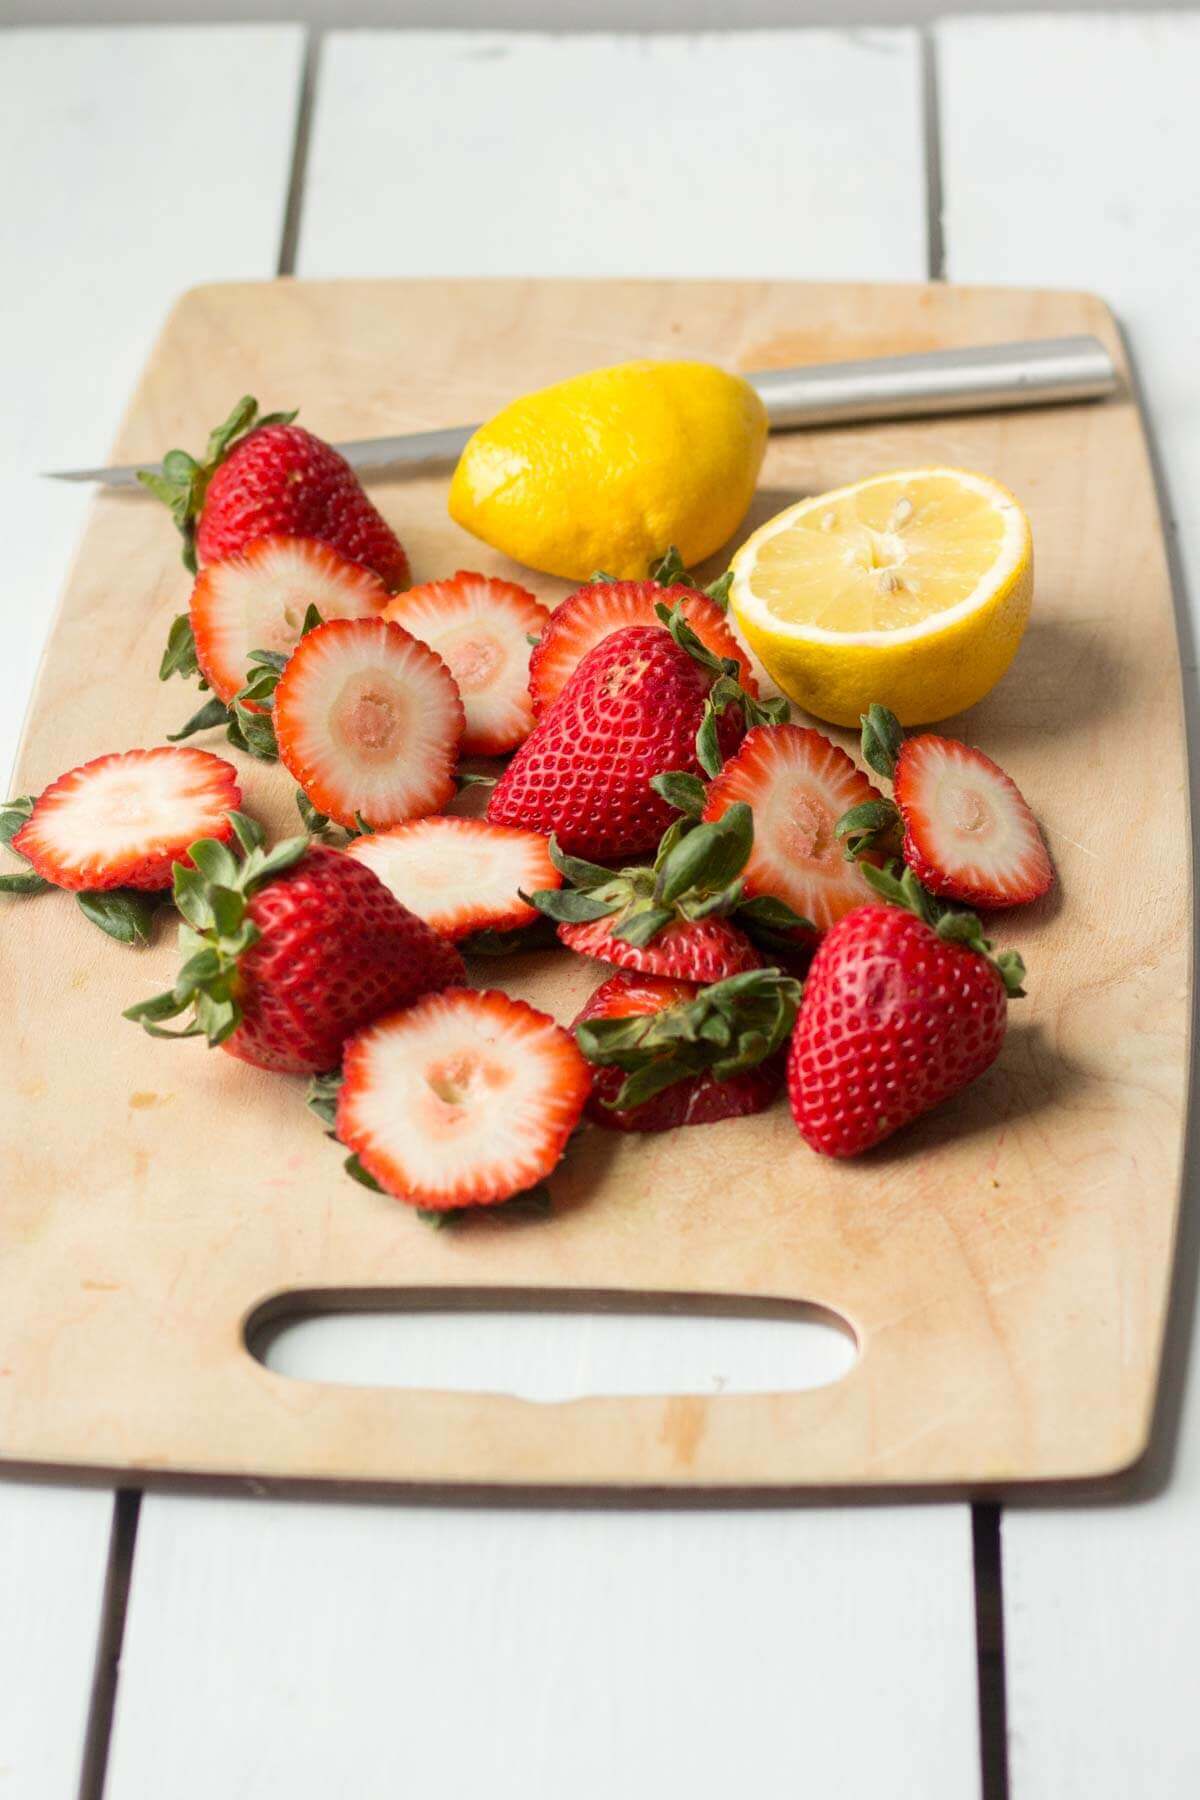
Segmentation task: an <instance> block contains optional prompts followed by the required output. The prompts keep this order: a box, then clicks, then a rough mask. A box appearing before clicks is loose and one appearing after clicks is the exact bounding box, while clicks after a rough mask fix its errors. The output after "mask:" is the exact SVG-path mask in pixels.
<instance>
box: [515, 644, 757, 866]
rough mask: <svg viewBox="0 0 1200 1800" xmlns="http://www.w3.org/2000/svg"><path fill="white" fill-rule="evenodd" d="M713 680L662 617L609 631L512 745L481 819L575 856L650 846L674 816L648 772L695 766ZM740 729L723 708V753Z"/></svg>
mask: <svg viewBox="0 0 1200 1800" xmlns="http://www.w3.org/2000/svg"><path fill="white" fill-rule="evenodd" d="M712 680H713V677H712V674H711V673H710V672H709V671H708V670H706V669H702V668H701V667H700V665H699V663H697V662H695V661H694V660H693V659H692V657H690V656H689V655H688V654H687V652H686V651H685V650H681V649H680V648H679V646H678V645H677V644H676V643H675V641H674V639H673V638H672V637H671V634H670V633H669V632H668V631H666V630H664V629H663V628H662V627H660V626H653V625H631V626H628V627H627V628H626V629H624V630H622V631H615V632H613V633H612V634H611V636H609V637H606V638H604V639H603V641H602V642H601V643H599V644H597V645H596V647H595V648H594V649H593V650H590V651H589V652H588V654H587V655H586V656H585V657H584V659H583V661H582V662H581V663H580V664H579V666H578V668H577V669H576V670H575V673H574V674H573V675H572V676H571V678H570V680H569V681H568V682H567V685H566V687H565V688H564V689H563V691H562V693H561V694H560V695H559V697H558V699H557V700H556V701H555V702H554V704H553V705H552V706H551V707H550V709H549V711H548V712H547V713H546V714H545V715H544V717H543V718H542V719H541V720H540V721H539V723H538V724H537V726H536V727H535V728H534V731H533V732H532V734H531V735H530V736H529V737H528V738H527V739H526V740H525V742H524V744H522V746H521V748H520V749H519V750H518V751H517V754H516V755H515V756H514V757H513V760H512V762H511V763H510V764H509V765H508V768H507V769H506V770H505V772H504V774H503V775H502V776H501V778H500V781H499V782H498V783H497V785H496V787H495V788H494V789H493V790H492V797H491V800H490V802H489V804H488V809H487V816H488V819H489V820H490V822H491V823H492V824H493V825H518V826H523V827H525V828H526V829H527V830H530V831H539V832H541V834H542V836H543V837H549V836H550V835H551V833H553V834H554V835H556V836H557V838H558V841H559V844H560V845H561V846H562V848H563V849H564V850H566V851H568V852H569V853H570V854H571V855H574V856H583V857H589V858H595V859H597V860H599V861H607V860H609V859H611V858H613V857H618V856H635V855H640V854H641V853H643V852H644V851H648V850H653V849H655V848H656V846H657V845H658V842H659V839H660V838H661V837H662V835H663V832H664V831H665V830H666V829H667V826H668V825H670V824H671V822H672V821H673V820H674V819H675V818H676V817H677V816H678V815H677V814H676V812H675V809H674V808H673V807H671V806H669V805H668V804H667V802H666V801H665V800H662V799H660V798H659V796H658V795H657V794H656V793H655V792H654V789H653V788H652V787H651V786H650V780H651V777H652V776H654V775H661V774H664V773H666V771H668V770H670V769H680V770H684V771H686V772H687V773H689V774H693V775H702V774H703V771H702V770H701V767H700V764H699V761H698V760H697V757H696V733H697V731H698V730H699V728H700V723H701V720H702V718H703V715H704V705H705V701H706V699H707V696H708V690H709V688H710V687H711V686H712ZM744 730H745V723H744V720H743V718H742V714H741V710H740V709H739V708H738V707H736V706H731V707H730V708H729V709H728V710H727V711H726V712H725V714H724V715H723V717H722V718H721V720H720V721H719V725H718V736H719V742H720V748H721V754H722V756H728V755H729V754H730V753H731V752H732V751H733V750H734V749H735V748H736V746H737V745H738V744H739V743H740V741H741V739H742V736H743V733H744Z"/></svg>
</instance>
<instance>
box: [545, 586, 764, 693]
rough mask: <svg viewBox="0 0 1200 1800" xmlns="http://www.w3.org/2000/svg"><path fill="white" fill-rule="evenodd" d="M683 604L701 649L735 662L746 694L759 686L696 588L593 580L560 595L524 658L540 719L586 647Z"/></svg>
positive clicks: (715, 610) (718, 614)
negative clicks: (661, 610)
mask: <svg viewBox="0 0 1200 1800" xmlns="http://www.w3.org/2000/svg"><path fill="white" fill-rule="evenodd" d="M677 601H678V602H682V606H683V616H684V618H685V619H686V620H687V622H688V624H689V625H690V626H691V628H692V630H693V631H694V632H695V633H696V636H697V637H698V638H699V639H700V641H701V643H702V644H703V645H704V646H705V648H706V649H709V650H711V651H712V652H713V654H714V655H715V656H720V657H729V658H731V659H732V660H734V661H736V662H737V664H738V669H739V676H738V679H739V680H740V681H741V684H742V686H743V687H744V688H745V690H746V692H747V693H748V694H753V695H757V693H758V687H757V684H756V683H755V680H754V676H753V675H752V674H751V672H750V664H749V662H748V661H747V658H746V653H745V651H744V650H743V649H742V647H741V645H740V644H739V643H738V641H737V639H736V638H735V637H734V635H733V633H732V631H730V629H729V626H728V625H727V624H726V622H725V614H724V613H723V612H722V611H721V608H720V607H719V606H718V605H717V603H716V601H715V600H710V599H709V597H708V595H707V594H704V593H701V592H700V591H699V590H698V589H696V588H691V587H683V586H682V585H680V586H675V587H660V586H659V584H658V582H657V581H596V582H593V583H592V584H591V585H590V586H589V587H582V588H580V589H579V590H578V591H577V592H576V593H574V594H571V595H569V596H568V597H567V599H565V600H564V601H563V603H562V605H561V606H559V607H558V608H557V609H556V610H555V611H554V612H553V613H552V614H551V615H550V622H549V624H548V625H547V626H546V628H545V630H544V631H543V632H542V636H541V640H540V642H539V643H537V644H535V645H534V648H533V655H532V656H531V657H530V659H529V691H530V694H531V695H532V696H533V710H534V712H535V713H536V714H537V716H538V717H539V718H541V716H542V714H543V713H544V712H546V711H547V710H548V708H549V707H551V706H552V705H553V704H554V702H555V701H556V700H557V699H558V696H559V695H560V694H561V693H562V691H563V689H564V688H565V687H566V685H567V682H568V681H569V680H570V678H571V676H572V675H573V674H574V673H575V670H576V669H577V668H578V666H579V664H580V663H581V662H582V661H583V659H584V657H585V656H586V655H587V653H588V651H589V650H592V649H594V648H595V646H596V645H597V644H598V643H599V642H600V641H601V639H602V638H606V637H610V636H611V635H612V633H613V632H614V631H621V630H623V629H624V627H625V626H627V625H657V624H659V623H660V620H659V616H658V613H657V612H656V611H655V608H656V607H658V606H674V605H675V604H676V602H677Z"/></svg>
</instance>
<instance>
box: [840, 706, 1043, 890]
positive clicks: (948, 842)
mask: <svg viewBox="0 0 1200 1800" xmlns="http://www.w3.org/2000/svg"><path fill="white" fill-rule="evenodd" d="M862 751H863V756H864V758H865V760H866V761H867V762H868V763H869V764H870V766H871V767H872V768H873V769H875V770H877V771H878V773H879V774H880V775H884V776H886V777H887V778H888V779H889V780H890V781H891V782H892V783H893V792H894V794H895V799H894V800H877V801H875V802H874V803H872V804H871V805H870V806H859V807H856V808H854V809H853V810H852V811H851V812H849V813H847V814H846V815H845V817H844V818H842V819H839V821H838V825H837V835H838V837H839V838H841V839H842V840H843V842H844V843H845V845H846V854H847V855H848V856H851V857H854V856H863V855H866V854H869V853H870V851H871V849H872V847H873V846H876V845H878V844H880V843H883V842H887V843H889V845H890V844H891V843H892V842H894V841H895V839H896V838H897V837H898V835H899V833H900V831H901V830H902V831H903V834H904V836H903V845H902V853H903V856H904V861H905V863H906V864H907V865H908V867H909V868H910V869H911V870H912V871H913V873H914V875H915V876H916V877H917V879H918V880H919V881H920V882H921V884H922V885H923V887H924V888H925V889H926V890H927V891H928V892H929V893H931V894H937V895H939V896H940V897H941V898H943V899H946V900H959V901H962V902H963V903H964V904H965V905H967V906H978V907H985V908H996V907H1003V906H1021V905H1023V904H1025V902H1027V901H1030V900H1040V899H1041V897H1042V895H1043V894H1046V893H1049V891H1050V889H1051V888H1052V887H1053V885H1054V868H1053V865H1052V863H1051V861H1050V856H1049V853H1048V851H1047V849H1046V846H1045V843H1044V842H1043V840H1042V834H1041V832H1040V831H1039V830H1038V827H1037V821H1036V820H1035V819H1034V816H1033V814H1032V813H1031V812H1030V810H1029V807H1028V806H1027V805H1026V803H1025V799H1024V797H1023V795H1022V794H1021V791H1020V789H1019V788H1018V787H1017V785H1016V783H1015V782H1013V781H1011V780H1010V779H1009V777H1008V776H1007V775H1006V774H1005V773H1004V770H1003V769H1001V768H999V767H998V766H997V765H996V764H995V763H994V762H993V761H992V760H991V758H990V757H988V756H985V755H984V754H983V752H982V750H972V749H970V748H969V747H968V746H967V745H966V744H960V743H958V742H957V741H956V740H955V739H954V738H944V737H938V736H936V735H935V734H934V733H932V732H924V733H922V734H921V735H920V736H919V737H913V738H907V739H906V738H905V736H904V732H903V730H902V729H901V726H900V721H899V719H897V717H896V715H895V714H894V713H891V712H889V711H888V709H887V708H886V707H885V706H871V707H868V709H867V711H866V712H865V713H864V714H863V719H862ZM875 860H878V858H876V859H875Z"/></svg>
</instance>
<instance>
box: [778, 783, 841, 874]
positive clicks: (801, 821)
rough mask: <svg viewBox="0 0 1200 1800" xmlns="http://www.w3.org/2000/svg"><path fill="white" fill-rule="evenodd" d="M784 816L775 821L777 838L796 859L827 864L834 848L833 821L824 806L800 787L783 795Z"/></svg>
mask: <svg viewBox="0 0 1200 1800" xmlns="http://www.w3.org/2000/svg"><path fill="white" fill-rule="evenodd" d="M782 810H783V811H784V815H785V816H784V818H783V819H782V820H781V821H780V824H779V828H778V829H779V841H780V843H781V844H782V846H783V848H784V849H785V850H786V851H787V853H788V855H789V856H791V857H794V858H795V859H796V861H797V862H805V863H815V864H817V865H823V864H826V863H828V861H829V858H830V853H831V852H832V851H833V849H834V848H835V839H834V835H833V827H834V824H835V822H836V821H835V820H834V818H833V815H832V814H831V813H830V811H829V808H828V807H827V806H822V804H821V802H820V801H819V800H818V799H816V798H815V796H814V795H812V794H809V793H805V791H804V789H803V788H793V789H792V791H791V793H790V794H788V795H787V796H786V799H785V804H784V808H783V809H782Z"/></svg>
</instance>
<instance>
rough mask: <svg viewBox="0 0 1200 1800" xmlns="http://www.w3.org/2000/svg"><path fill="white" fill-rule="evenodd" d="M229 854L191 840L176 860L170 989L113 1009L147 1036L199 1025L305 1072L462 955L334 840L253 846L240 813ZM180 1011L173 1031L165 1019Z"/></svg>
mask: <svg viewBox="0 0 1200 1800" xmlns="http://www.w3.org/2000/svg"><path fill="white" fill-rule="evenodd" d="M233 828H234V831H235V832H236V834H237V839H238V843H239V845H240V846H241V849H242V851H243V856H242V858H241V860H240V861H239V860H238V858H237V857H235V856H234V854H233V853H232V851H231V850H229V849H228V848H227V847H226V846H225V845H224V844H221V843H217V842H216V841H215V840H213V839H211V838H210V839H204V840H201V841H200V842H199V843H195V844H193V845H192V846H191V848H190V851H189V856H190V859H191V865H194V866H190V865H189V866H185V865H183V864H179V865H177V866H176V870H175V889H174V897H175V904H176V906H177V907H178V908H179V911H180V912H181V913H182V914H183V917H184V921H185V923H184V924H182V925H181V926H180V928H179V943H180V949H181V951H183V952H184V954H185V956H186V960H185V962H184V965H183V967H182V969H181V970H180V972H179V978H178V980H177V981H176V983H175V986H174V988H172V989H171V990H170V992H168V993H165V994H158V995H156V996H155V997H154V998H153V999H151V1000H143V1001H142V1002H141V1003H140V1004H139V1005H137V1006H131V1007H130V1008H129V1009H128V1011H127V1012H126V1014H125V1017H126V1018H127V1019H133V1020H135V1021H136V1022H137V1023H138V1024H140V1025H142V1026H143V1027H144V1028H145V1029H146V1030H147V1031H148V1032H149V1033H150V1035H151V1036H152V1037H196V1036H204V1037H206V1038H207V1039H208V1042H209V1044H210V1045H220V1047H221V1048H222V1049H223V1050H227V1051H228V1052H229V1054H230V1055H231V1056H237V1057H240V1058H241V1059H242V1061H243V1062H248V1063H254V1064H255V1066H256V1067H258V1068H260V1069H275V1070H278V1071H280V1072H281V1073H284V1074H289V1075H302V1074H317V1073H320V1072H321V1071H323V1070H326V1069H331V1068H333V1066H334V1065H335V1064H336V1063H337V1062H338V1061H339V1059H340V1057H341V1053H342V1044H343V1043H344V1041H345V1039H346V1038H347V1037H349V1035H350V1034H351V1032H354V1031H358V1030H360V1029H361V1028H362V1026H364V1025H366V1024H368V1023H369V1022H370V1021H371V1020H372V1019H375V1018H378V1017H379V1015H380V1014H381V1013H384V1012H388V1011H390V1010H391V1009H392V1008H394V1007H397V1006H407V1005H408V1004H409V1002H410V1001H413V1000H415V999H417V998H418V997H419V996H420V995H422V994H427V993H429V992H431V991H432V990H433V989H435V988H440V987H446V986H448V985H449V984H450V983H451V982H456V981H461V980H462V979H463V976H464V971H463V965H462V958H461V957H460V956H459V954H458V951H457V950H455V949H454V947H453V945H451V944H448V943H447V942H446V941H445V939H444V938H440V937H439V936H438V935H437V933H436V932H434V931H431V930H430V928H429V926H428V925H426V923H425V922H424V920H423V919H418V918H417V917H416V916H415V914H413V913H410V912H409V911H408V909H407V907H404V906H401V904H400V902H399V901H398V900H395V899H393V897H392V896H391V894H389V893H388V891H387V889H386V888H385V887H384V885H383V883H382V882H381V881H380V880H379V878H378V876H377V875H374V874H372V872H371V870H370V869H368V868H367V867H366V865H365V864H364V863H361V862H357V861H355V860H354V858H352V857H349V856H346V855H345V854H344V853H343V852H342V851H340V850H329V849H326V848H325V847H324V846H322V845H312V844H310V842H309V840H308V839H307V838H289V839H287V840H286V841H285V842H284V843H282V844H276V845H275V847H274V849H273V850H266V849H264V843H265V839H264V834H263V830H262V827H261V825H258V824H256V823H255V821H254V820H253V819H248V818H246V817H245V816H244V815H243V814H241V813H234V814H233ZM187 1012H192V1013H193V1015H194V1016H193V1018H192V1021H191V1023H190V1024H189V1025H187V1027H186V1028H185V1029H184V1030H182V1031H167V1030H165V1029H164V1028H163V1021H164V1020H165V1019H174V1018H178V1017H179V1016H180V1015H181V1014H183V1013H187Z"/></svg>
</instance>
